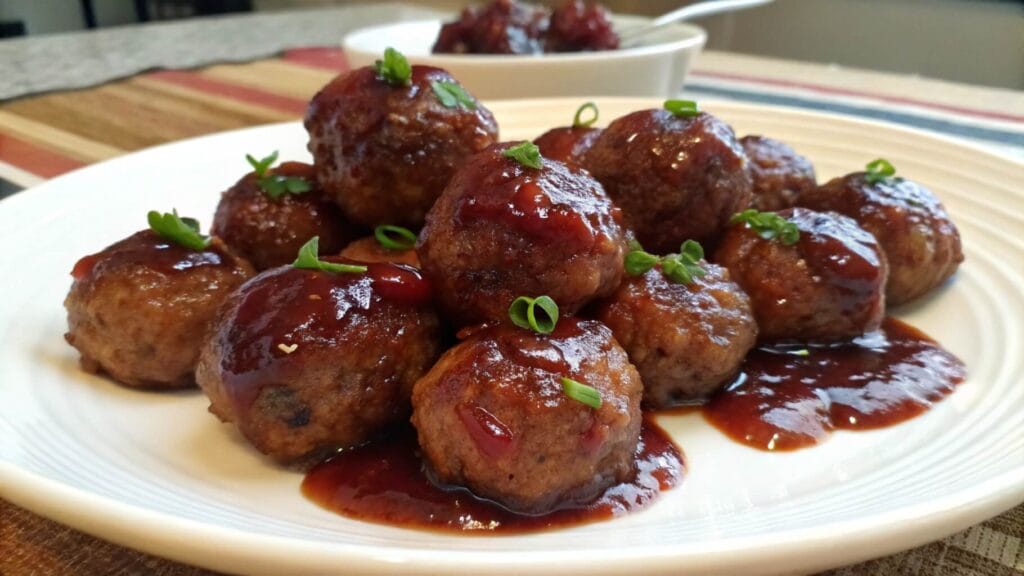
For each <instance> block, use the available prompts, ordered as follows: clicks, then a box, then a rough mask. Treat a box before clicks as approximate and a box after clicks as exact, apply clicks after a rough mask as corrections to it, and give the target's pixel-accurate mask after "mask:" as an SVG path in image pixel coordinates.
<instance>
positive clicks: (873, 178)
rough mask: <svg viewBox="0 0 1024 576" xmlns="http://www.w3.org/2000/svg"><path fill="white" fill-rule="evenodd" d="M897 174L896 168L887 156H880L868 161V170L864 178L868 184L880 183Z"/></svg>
mask: <svg viewBox="0 0 1024 576" xmlns="http://www.w3.org/2000/svg"><path fill="white" fill-rule="evenodd" d="M895 175H896V168H895V167H894V166H893V165H892V164H890V163H889V161H888V160H886V159H885V158H879V159H877V160H873V161H871V162H868V165H867V172H866V173H865V174H864V179H865V180H867V182H868V184H878V183H879V182H884V181H886V180H888V179H889V178H891V177H893V176H895Z"/></svg>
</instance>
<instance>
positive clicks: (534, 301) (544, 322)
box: [508, 296, 558, 334]
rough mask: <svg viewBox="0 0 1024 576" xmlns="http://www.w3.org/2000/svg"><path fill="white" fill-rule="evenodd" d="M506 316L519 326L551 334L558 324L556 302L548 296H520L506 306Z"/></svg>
mask: <svg viewBox="0 0 1024 576" xmlns="http://www.w3.org/2000/svg"><path fill="white" fill-rule="evenodd" d="M508 317H509V318H511V319H512V323H513V324H515V325H516V326H519V327H520V328H528V329H530V330H533V331H534V332H537V333H539V334H551V332H553V331H554V330H555V326H556V325H558V304H556V303H555V301H554V300H552V299H551V297H550V296H538V297H536V298H530V297H529V296H520V297H519V298H516V299H515V300H514V301H513V302H512V305H511V306H509V307H508Z"/></svg>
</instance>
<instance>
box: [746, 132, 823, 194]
mask: <svg viewBox="0 0 1024 576" xmlns="http://www.w3.org/2000/svg"><path fill="white" fill-rule="evenodd" d="M740 144H741V145H742V146H743V151H744V152H745V153H746V155H747V159H748V160H750V164H749V166H750V175H751V178H752V179H753V184H754V196H753V200H752V201H751V205H752V206H753V207H754V208H757V209H758V210H760V211H762V212H773V211H777V210H785V209H786V208H792V207H793V206H795V205H796V199H797V197H799V196H800V195H801V194H803V193H804V192H806V191H808V190H811V189H813V188H814V187H815V186H817V185H818V183H817V181H816V180H815V176H814V166H813V165H812V164H811V163H810V161H809V160H807V158H804V157H803V156H801V155H799V154H797V153H796V151H795V150H793V149H792V148H790V147H789V145H788V144H785V143H784V142H779V141H778V140H773V139H771V138H766V137H764V136H744V137H743V138H741V139H740Z"/></svg>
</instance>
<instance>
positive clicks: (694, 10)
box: [619, 0, 773, 48]
mask: <svg viewBox="0 0 1024 576" xmlns="http://www.w3.org/2000/svg"><path fill="white" fill-rule="evenodd" d="M772 1H773V0H708V1H707V2H697V3H696V4H690V5H689V6H683V7H682V8H677V9H675V10H673V11H671V12H668V13H666V14H662V15H661V16H658V17H657V18H655V19H654V20H651V21H650V22H648V23H647V24H644V25H643V26H640V27H638V28H633V29H631V30H626V31H625V32H622V33H620V34H619V45H620V46H621V47H622V48H629V47H631V46H635V45H636V40H637V39H638V38H640V37H641V36H645V35H647V34H649V33H651V32H653V31H655V30H657V29H659V28H661V27H663V26H666V25H668V24H672V23H673V22H682V21H683V20H692V19H694V18H700V17H702V16H711V15H712V14H720V13H722V12H733V11H736V10H743V9H746V8H754V7H755V6H763V5H765V4H770V3H771V2H772Z"/></svg>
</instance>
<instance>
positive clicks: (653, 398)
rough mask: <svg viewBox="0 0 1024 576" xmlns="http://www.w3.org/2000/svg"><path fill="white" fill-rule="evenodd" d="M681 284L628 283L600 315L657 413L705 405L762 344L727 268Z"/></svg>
mask: <svg viewBox="0 0 1024 576" xmlns="http://www.w3.org/2000/svg"><path fill="white" fill-rule="evenodd" d="M700 264H701V267H703V268H704V270H705V271H706V274H705V275H704V276H699V277H697V276H695V277H694V279H693V282H691V283H689V284H681V283H676V282H672V281H670V280H668V279H667V278H666V277H665V275H664V274H662V272H661V270H660V269H659V268H652V269H651V270H648V271H647V272H646V273H644V274H642V275H640V276H633V277H629V278H627V279H626V280H625V281H623V282H622V284H621V285H620V286H619V289H618V290H616V291H615V293H614V294H612V295H611V296H610V297H609V298H608V299H606V300H604V301H603V302H602V303H601V305H600V306H599V307H598V308H597V316H596V317H597V319H598V320H600V321H601V322H603V323H604V324H605V325H607V326H608V327H609V328H611V331H612V333H613V334H614V335H615V339H616V340H618V342H619V343H620V344H621V345H622V347H623V348H624V349H625V350H626V353H627V354H629V359H630V361H631V362H632V363H633V364H634V365H635V366H636V369H637V371H638V372H639V373H640V378H641V379H642V380H643V383H644V402H645V403H646V404H647V405H649V406H651V407H653V408H665V407H668V406H672V405H674V404H679V403H683V402H688V401H694V400H700V399H701V398H704V397H706V396H709V395H710V394H711V393H712V392H714V391H715V390H717V389H718V388H719V387H721V386H722V385H723V384H726V383H727V382H728V381H729V380H730V379H731V378H732V377H733V376H735V375H736V373H737V372H738V371H739V369H740V365H741V364H742V363H743V358H744V357H746V355H747V352H748V351H750V349H751V348H753V346H754V343H755V342H756V340H757V324H756V323H755V322H754V313H753V311H752V309H751V306H750V298H748V297H747V295H746V293H744V292H743V290H741V289H740V287H739V286H737V285H736V283H734V282H732V281H731V280H730V279H729V271H728V270H726V269H725V268H722V267H721V266H717V265H715V264H710V263H707V262H701V263H700Z"/></svg>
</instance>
